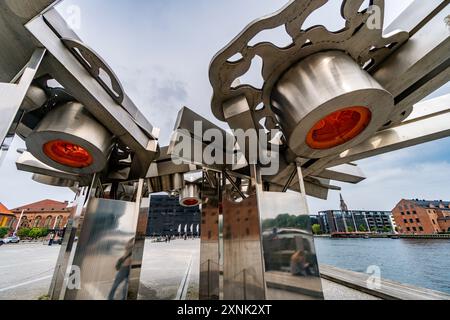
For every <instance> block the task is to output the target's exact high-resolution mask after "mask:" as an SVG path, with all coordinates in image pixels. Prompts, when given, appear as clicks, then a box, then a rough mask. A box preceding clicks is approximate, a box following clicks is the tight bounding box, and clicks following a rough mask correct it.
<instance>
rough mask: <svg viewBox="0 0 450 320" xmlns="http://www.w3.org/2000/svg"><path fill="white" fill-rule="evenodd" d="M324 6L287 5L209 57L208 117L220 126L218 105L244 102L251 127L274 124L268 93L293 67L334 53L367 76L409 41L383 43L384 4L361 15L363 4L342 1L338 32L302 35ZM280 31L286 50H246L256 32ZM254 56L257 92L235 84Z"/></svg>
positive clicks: (390, 38) (319, 0) (315, 1)
mask: <svg viewBox="0 0 450 320" xmlns="http://www.w3.org/2000/svg"><path fill="white" fill-rule="evenodd" d="M327 2H328V0H308V1H305V0H291V1H290V2H289V3H288V4H287V5H286V6H285V7H284V8H282V9H281V10H279V11H278V12H276V13H274V14H272V15H269V16H267V17H264V18H261V19H258V20H256V21H254V22H252V23H251V24H249V25H248V26H247V27H246V28H245V29H244V30H243V31H242V32H241V33H240V34H239V35H238V36H237V37H236V38H235V39H234V40H233V41H231V43H230V44H228V45H227V46H226V47H225V48H224V49H223V50H221V51H220V52H219V53H218V54H217V55H216V56H215V57H214V59H213V60H212V62H211V65H210V70H209V77H210V82H211V84H212V87H213V90H214V94H213V99H212V111H213V113H214V115H215V116H216V118H218V119H219V120H222V121H225V117H224V113H223V104H224V103H225V102H227V101H229V100H230V99H233V98H236V97H238V96H240V97H242V96H245V97H246V99H247V102H248V104H249V107H250V109H251V111H252V115H253V120H254V121H255V123H259V122H260V121H261V119H263V118H264V117H267V118H272V119H276V118H275V116H274V114H273V112H272V110H271V108H270V106H271V93H272V88H273V87H274V85H275V84H276V83H277V81H278V79H279V78H280V76H281V75H282V74H283V73H284V72H286V71H287V70H288V69H289V68H290V67H291V66H292V65H293V64H294V63H296V62H298V61H300V60H301V59H303V58H305V57H307V56H310V55H312V54H314V53H317V52H321V51H327V50H340V51H344V52H346V53H347V54H349V55H350V56H351V57H352V58H353V59H354V60H355V61H357V63H359V64H360V65H361V66H362V67H363V68H364V69H365V70H367V71H368V72H371V71H373V70H375V68H376V67H377V66H378V65H379V64H380V63H381V62H383V60H385V59H386V58H387V57H388V56H389V55H391V54H392V53H393V52H394V51H395V50H396V49H398V48H399V47H400V46H401V45H403V44H404V43H405V42H406V41H407V40H408V39H409V33H408V32H400V31H399V32H393V33H391V34H390V35H387V36H386V37H383V20H384V0H373V1H371V4H372V6H371V7H369V8H367V9H366V10H363V11H359V10H360V8H361V6H362V4H363V2H364V0H351V1H349V0H343V3H342V7H341V15H342V17H343V18H344V19H345V20H346V25H345V27H344V28H343V29H342V30H340V31H337V32H330V31H328V30H327V29H326V28H325V27H324V26H314V27H311V28H309V29H306V30H304V29H302V26H303V24H304V22H305V20H306V19H307V18H308V17H309V16H310V15H311V14H312V13H313V12H314V11H315V10H317V9H318V8H320V7H322V6H323V5H325V4H326V3H327ZM374 12H375V13H376V16H377V17H375V14H374ZM374 18H378V19H379V20H380V21H377V24H378V25H377V26H376V28H375V27H374V25H373V23H371V20H369V19H374ZM283 25H284V27H285V29H286V32H287V34H288V35H289V36H290V38H291V39H292V43H291V44H290V45H288V46H287V47H284V48H279V47H277V46H275V45H274V44H272V43H270V42H260V43H257V44H255V45H253V46H251V45H249V42H250V41H251V40H252V39H254V38H255V36H257V35H258V34H259V33H260V32H262V31H264V30H268V29H274V28H277V27H280V26H283ZM239 54H240V55H242V58H241V59H239V60H238V61H232V60H231V59H232V58H233V57H235V56H236V55H239ZM255 56H259V57H261V58H262V60H263V67H262V77H263V79H264V85H263V87H262V88H261V89H258V88H255V87H253V86H251V85H248V84H237V83H238V81H237V80H238V78H239V77H241V76H243V75H244V74H246V73H247V72H248V71H249V69H250V67H251V64H252V60H253V58H255ZM261 103H263V105H264V107H263V108H261V109H260V108H258V106H259V105H260V104H261ZM257 108H258V110H257ZM268 129H272V128H268Z"/></svg>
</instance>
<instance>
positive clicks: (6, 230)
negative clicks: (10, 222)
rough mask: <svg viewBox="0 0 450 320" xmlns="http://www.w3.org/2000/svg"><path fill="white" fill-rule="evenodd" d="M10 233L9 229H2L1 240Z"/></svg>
mask: <svg viewBox="0 0 450 320" xmlns="http://www.w3.org/2000/svg"><path fill="white" fill-rule="evenodd" d="M8 232H9V228H0V239H3V238H4V237H5V236H6V235H7V234H8Z"/></svg>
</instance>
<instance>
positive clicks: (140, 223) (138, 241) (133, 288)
mask: <svg viewBox="0 0 450 320" xmlns="http://www.w3.org/2000/svg"><path fill="white" fill-rule="evenodd" d="M142 187H143V182H142V180H141V181H140V182H139V188H142ZM141 192H142V191H141V190H138V194H141ZM137 203H139V199H137ZM149 208H150V198H149V197H146V198H142V200H141V201H140V206H139V212H138V219H137V228H136V237H135V240H134V247H133V254H132V261H131V270H130V280H129V284H128V296H127V299H128V300H136V299H137V298H138V293H139V287H140V278H141V269H142V259H143V255H144V246H145V236H146V232H147V223H148V211H149Z"/></svg>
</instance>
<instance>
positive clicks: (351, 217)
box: [311, 195, 395, 234]
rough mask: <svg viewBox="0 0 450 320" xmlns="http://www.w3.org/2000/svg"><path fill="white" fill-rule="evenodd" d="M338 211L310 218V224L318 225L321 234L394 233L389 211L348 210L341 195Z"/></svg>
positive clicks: (330, 211)
mask: <svg viewBox="0 0 450 320" xmlns="http://www.w3.org/2000/svg"><path fill="white" fill-rule="evenodd" d="M339 206H340V210H327V211H321V212H319V213H318V215H317V216H315V217H311V221H312V223H318V224H320V227H321V230H322V232H323V233H328V234H331V233H336V232H346V233H348V232H370V231H371V232H395V224H394V222H393V221H394V219H393V218H392V213H391V212H390V211H375V210H370V211H368V210H349V209H348V206H347V204H346V203H345V201H344V199H343V198H342V195H341V196H340V205H339Z"/></svg>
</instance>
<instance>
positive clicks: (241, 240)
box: [222, 187, 266, 300]
mask: <svg viewBox="0 0 450 320" xmlns="http://www.w3.org/2000/svg"><path fill="white" fill-rule="evenodd" d="M233 194H234V192H233V190H232V189H231V188H228V187H226V188H225V189H224V190H223V192H222V206H223V211H222V214H223V299H224V300H264V299H265V298H266V294H265V285H264V270H263V258H262V251H261V250H262V248H261V231H260V223H259V214H258V205H257V199H256V191H254V190H250V193H249V195H248V196H247V198H246V199H244V200H242V199H241V200H240V201H236V200H235V198H234V195H233Z"/></svg>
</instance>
